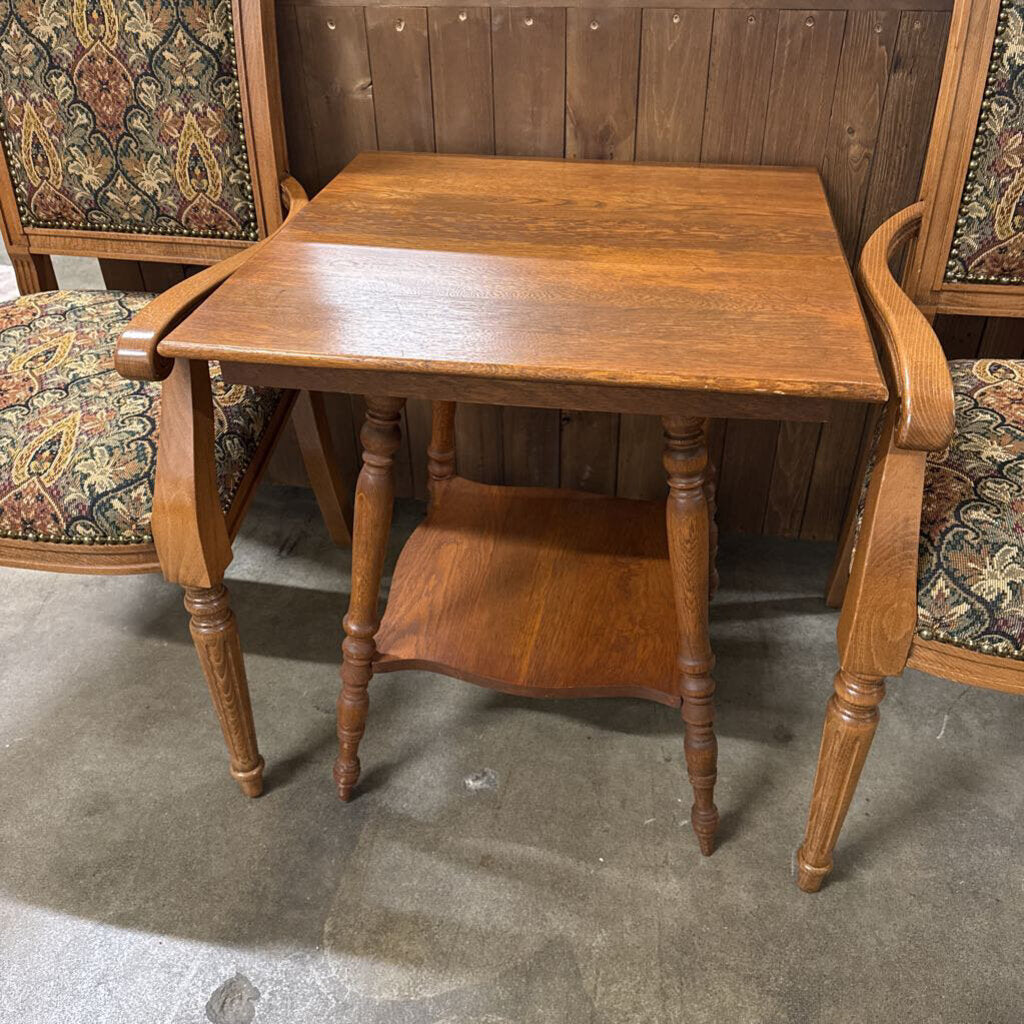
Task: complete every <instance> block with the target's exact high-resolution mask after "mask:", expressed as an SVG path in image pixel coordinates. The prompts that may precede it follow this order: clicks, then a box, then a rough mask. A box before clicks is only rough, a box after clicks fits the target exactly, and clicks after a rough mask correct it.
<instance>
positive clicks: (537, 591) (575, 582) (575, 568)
mask: <svg viewBox="0 0 1024 1024" xmlns="http://www.w3.org/2000/svg"><path fill="white" fill-rule="evenodd" d="M495 594H501V601H495V600H494V595H495ZM552 635H556V636H557V637H558V640H557V642H552V640H551V637H552ZM676 637H677V629H676V623H675V611H674V604H673V595H672V576H671V572H670V569H669V562H668V542H667V539H666V533H665V506H664V503H661V502H633V501H625V500H622V499H613V498H607V497H604V496H599V495H593V494H584V493H582V492H578V491H558V490H551V489H546V488H515V487H512V488H504V487H502V488H499V487H493V486H488V485H484V484H477V483H474V482H472V481H469V480H463V479H461V478H459V477H456V478H454V479H451V480H449V481H448V482H447V483H446V484H445V485H444V489H443V491H441V492H440V499H439V500H438V501H437V503H436V505H435V507H434V508H433V509H432V511H431V514H430V518H429V519H428V520H427V522H426V523H424V524H423V525H421V526H420V527H419V528H418V529H417V530H416V532H415V533H414V534H413V536H412V537H411V538H410V540H409V541H408V542H407V544H406V545H405V547H404V548H403V550H402V554H401V555H400V557H399V560H398V565H397V566H396V569H395V575H394V579H393V582H392V584H391V590H390V593H389V596H388V604H387V608H386V610H385V612H384V617H383V619H382V621H381V625H380V629H379V631H378V633H377V636H376V644H377V648H378V650H379V651H380V655H379V659H378V661H377V662H376V664H375V666H374V670H375V671H376V672H387V671H396V670H399V669H405V668H425V669H430V670H433V671H440V672H442V673H444V674H445V675H452V676H456V677H457V678H460V679H465V680H468V681H469V682H475V683H479V684H481V685H485V686H491V687H494V688H496V689H500V690H504V691H505V692H508V693H529V694H530V695H531V696H547V697H586V696H630V695H632V696H638V697H646V698H648V699H650V700H656V701H661V702H662V703H665V704H673V705H678V704H679V688H678V683H677V681H676V676H675V658H676V644H677V640H676Z"/></svg>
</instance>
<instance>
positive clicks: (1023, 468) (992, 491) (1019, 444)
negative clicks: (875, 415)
mask: <svg viewBox="0 0 1024 1024" xmlns="http://www.w3.org/2000/svg"><path fill="white" fill-rule="evenodd" d="M950 370H951V372H952V374H953V386H954V391H955V394H956V430H955V433H954V435H953V440H952V442H951V443H950V446H949V448H948V449H947V450H946V451H945V452H942V453H940V454H937V455H932V456H929V460H928V468H927V475H926V478H925V492H924V504H923V507H922V511H921V547H920V563H919V571H918V633H919V634H920V635H921V637H922V638H923V639H936V640H941V641H944V642H947V643H953V644H956V645H958V646H963V647H968V648H971V649H975V650H979V651H981V652H982V653H986V654H999V655H1007V656H1011V657H1018V658H1019V657H1024V361H1020V360H1017V361H1004V360H997V359H983V360H980V361H978V362H973V361H957V362H953V363H950Z"/></svg>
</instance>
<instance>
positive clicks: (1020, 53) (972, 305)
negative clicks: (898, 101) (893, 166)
mask: <svg viewBox="0 0 1024 1024" xmlns="http://www.w3.org/2000/svg"><path fill="white" fill-rule="evenodd" d="M921 198H922V199H923V200H924V201H925V209H926V212H925V216H924V219H923V221H922V224H921V234H920V237H919V240H918V243H917V245H916V246H915V249H914V253H913V256H912V257H911V259H910V261H909V263H908V267H907V273H906V275H905V278H904V287H905V288H906V290H907V292H908V293H909V294H910V296H911V298H913V300H914V301H915V302H916V303H917V304H918V306H919V307H921V309H922V310H924V312H925V313H926V314H928V315H929V316H931V315H933V314H935V313H977V314H985V315H994V316H1024V0H956V3H955V6H954V10H953V19H952V23H951V25H950V33H949V43H948V46H947V49H946V62H945V67H944V69H943V75H942V85H941V87H940V90H939V98H938V103H937V105H936V109H935V119H934V123H933V126H932V137H931V143H930V145H929V149H928V157H927V160H926V162H925V170H924V177H923V178H922V181H921Z"/></svg>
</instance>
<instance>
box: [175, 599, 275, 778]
mask: <svg viewBox="0 0 1024 1024" xmlns="http://www.w3.org/2000/svg"><path fill="white" fill-rule="evenodd" d="M185 607H186V608H187V609H188V612H189V614H190V615H191V616H192V620H191V624H190V631H191V633H192V640H193V642H194V643H195V645H196V653H197V654H198V655H199V662H200V664H201V665H202V667H203V675H205V676H206V683H207V685H208V686H209V688H210V696H211V697H212V698H213V706H214V708H215V709H216V711H217V718H218V719H219V720H220V727H221V730H222V731H223V733H224V742H225V743H226V744H227V748H228V759H229V761H230V764H231V775H232V777H233V778H234V780H235V781H236V782H237V783H238V785H239V787H240V788H241V790H242V792H243V793H244V794H245V795H246V796H259V795H260V794H261V793H262V792H263V758H262V757H260V752H259V749H258V748H257V746H256V729H255V727H254V726H253V720H252V705H251V704H250V702H249V684H248V683H247V682H246V678H245V664H244V662H243V660H242V647H241V643H240V642H239V639H238V626H237V623H236V622H235V616H234V613H233V612H232V611H231V606H230V604H229V603H228V592H227V589H226V588H225V587H224V586H222V585H218V586H215V587H208V588H204V587H186V588H185Z"/></svg>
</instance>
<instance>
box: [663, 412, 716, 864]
mask: <svg viewBox="0 0 1024 1024" xmlns="http://www.w3.org/2000/svg"><path fill="white" fill-rule="evenodd" d="M664 427H665V451H664V456H663V462H664V465H665V471H666V472H667V474H668V485H669V496H668V503H667V505H666V526H667V529H668V549H669V561H670V564H671V568H672V585H673V591H674V594H675V605H676V618H677V620H678V623H679V657H678V659H677V665H678V668H679V691H680V694H681V696H682V705H683V708H682V710H683V722H684V724H685V736H684V740H683V749H684V752H685V754H686V768H687V772H688V774H689V776H690V785H691V786H692V787H693V807H692V810H691V813H690V821H691V822H692V825H693V830H694V832H696V834H697V840H698V843H699V844H700V851H701V853H703V854H704V855H705V856H708V855H710V854H711V853H712V852H713V851H714V848H715V834H716V832H717V831H718V808H717V807H715V801H714V790H715V779H716V775H717V763H718V741H717V740H716V739H715V728H714V718H715V680H714V679H713V678H712V675H711V669H712V668H713V666H714V658H713V656H712V654H711V641H710V639H709V637H708V593H709V587H708V576H709V561H710V559H709V553H710V544H709V539H708V534H709V516H708V501H707V493H706V490H705V487H706V469H707V444H706V440H705V429H704V423H703V421H701V420H699V419H686V418H682V417H666V418H665V420H664Z"/></svg>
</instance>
